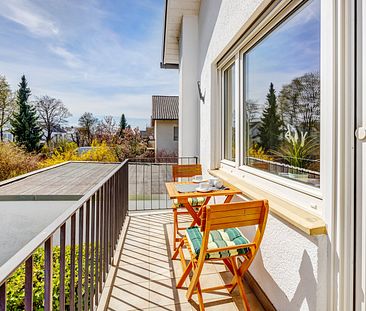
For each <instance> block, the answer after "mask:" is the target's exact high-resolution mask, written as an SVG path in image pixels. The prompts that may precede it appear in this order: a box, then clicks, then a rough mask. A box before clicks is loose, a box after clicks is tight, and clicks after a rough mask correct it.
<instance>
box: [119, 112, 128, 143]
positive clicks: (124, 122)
mask: <svg viewBox="0 0 366 311" xmlns="http://www.w3.org/2000/svg"><path fill="white" fill-rule="evenodd" d="M127 126H128V125H127V120H126V117H125V114H124V113H122V115H121V120H120V121H119V136H121V137H123V133H124V130H125V129H126V128H127Z"/></svg>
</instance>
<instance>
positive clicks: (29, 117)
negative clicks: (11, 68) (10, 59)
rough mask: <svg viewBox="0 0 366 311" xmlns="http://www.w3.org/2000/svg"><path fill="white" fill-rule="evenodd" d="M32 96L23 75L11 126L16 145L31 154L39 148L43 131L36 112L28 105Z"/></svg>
mask: <svg viewBox="0 0 366 311" xmlns="http://www.w3.org/2000/svg"><path fill="white" fill-rule="evenodd" d="M30 95H31V90H30V88H29V87H28V83H27V80H26V78H25V76H24V75H23V76H22V80H21V82H20V83H19V90H18V92H17V98H16V103H17V108H16V112H15V113H14V115H13V118H12V119H11V121H10V124H11V126H12V134H13V135H14V138H15V140H16V143H17V144H18V145H20V146H24V147H25V148H26V149H27V151H29V152H31V151H34V150H36V149H37V148H38V146H39V142H40V140H41V137H42V130H41V129H40V127H39V126H38V117H37V113H36V110H35V108H34V107H33V106H31V105H30V104H29V103H28V98H29V96H30Z"/></svg>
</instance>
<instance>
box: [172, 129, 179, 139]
mask: <svg viewBox="0 0 366 311" xmlns="http://www.w3.org/2000/svg"><path fill="white" fill-rule="evenodd" d="M173 139H174V140H175V141H177V140H178V127H177V126H174V133H173Z"/></svg>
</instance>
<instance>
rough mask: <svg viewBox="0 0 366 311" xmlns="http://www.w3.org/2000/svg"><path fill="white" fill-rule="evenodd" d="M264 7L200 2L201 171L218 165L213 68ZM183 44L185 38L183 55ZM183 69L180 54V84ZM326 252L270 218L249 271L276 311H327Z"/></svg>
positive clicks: (237, 0) (319, 240) (229, 0)
mask: <svg viewBox="0 0 366 311" xmlns="http://www.w3.org/2000/svg"><path fill="white" fill-rule="evenodd" d="M266 2H268V1H260V0H250V1H243V0H222V1H221V0H202V1H201V8H200V15H199V17H198V34H199V40H198V42H199V51H198V63H197V65H198V68H199V69H198V80H201V86H202V92H203V93H204V95H205V101H204V103H203V102H201V103H200V131H197V133H200V153H199V156H200V161H201V163H202V165H203V168H204V171H206V169H208V168H218V167H219V160H220V156H219V155H218V154H219V152H218V150H219V149H220V108H219V107H220V106H219V104H220V97H219V96H220V94H219V88H218V81H217V80H218V79H217V70H216V63H217V61H218V60H219V58H220V57H222V55H223V54H224V52H225V51H227V50H228V49H229V48H230V46H232V44H233V43H234V42H235V41H236V39H237V38H238V36H239V35H240V33H241V29H242V27H243V26H244V24H245V23H246V22H247V20H248V19H249V18H250V16H251V15H252V14H253V12H254V11H255V10H256V9H258V8H260V7H262V6H264V5H265V4H266ZM184 21H185V19H183V30H184ZM183 36H184V33H183ZM184 42H185V38H183V49H184V48H185V47H184ZM181 48H182V47H181ZM185 66H186V60H184V53H183V62H182V63H181V64H180V70H181V73H182V74H183V77H181V80H182V79H184V74H185V72H186V71H185ZM189 79H192V77H190V78H189ZM180 87H181V93H180V98H181V96H182V95H183V96H182V98H183V101H182V102H183V104H185V101H184V96H185V94H186V92H188V91H196V90H193V88H192V89H184V84H182V83H181V86H180ZM180 109H181V107H180ZM183 109H184V106H183ZM182 121H183V123H182V127H183V129H182V131H185V127H186V126H187V124H186V123H185V122H184V120H182ZM246 234H249V235H250V232H247V231H246ZM328 246H329V242H328V239H327V236H326V235H323V236H318V237H311V236H308V235H306V234H303V233H301V232H299V231H298V230H297V229H295V228H294V227H293V226H292V225H290V224H289V223H287V222H286V221H283V220H281V219H278V218H277V217H275V216H272V215H270V216H269V220H268V225H267V229H266V232H265V238H264V241H263V244H262V246H261V252H260V254H259V256H258V257H257V258H256V260H255V262H254V264H253V265H252V267H251V269H250V271H251V273H252V274H253V276H254V277H255V279H256V280H257V282H258V283H259V285H260V286H261V287H262V288H263V289H264V291H265V293H266V294H267V296H268V297H269V299H270V300H271V302H272V303H273V304H274V306H275V307H276V308H277V309H278V310H286V311H287V310H319V311H320V310H327V296H328V293H327V290H328V288H329V287H328V286H327V269H326V267H327V265H328V263H329V260H328V251H327V250H328Z"/></svg>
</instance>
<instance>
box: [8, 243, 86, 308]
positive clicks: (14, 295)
mask: <svg viewBox="0 0 366 311" xmlns="http://www.w3.org/2000/svg"><path fill="white" fill-rule="evenodd" d="M65 254H66V255H65V257H66V266H65V308H66V310H69V309H70V290H71V289H70V260H71V257H70V254H71V247H70V246H66V249H65ZM89 254H90V252H89ZM78 258H79V247H78V246H77V245H76V246H75V287H74V289H73V290H74V292H75V305H77V298H78V297H77V294H76V293H77V284H78ZM84 262H85V245H84V246H83V268H82V269H83V271H82V275H83V278H82V284H83V286H82V288H83V289H82V293H83V294H82V295H83V296H84V281H85V265H84ZM89 269H90V268H89ZM52 273H53V275H52V276H53V279H52V282H53V283H52V284H53V310H59V309H60V301H59V297H60V247H59V246H55V247H53V272H52ZM90 279H91V278H90V271H89V282H90ZM24 287H25V264H22V265H21V266H20V267H19V268H18V269H17V270H16V271H15V272H14V274H13V275H12V276H11V277H10V278H9V279H8V281H7V308H8V310H12V311H18V310H19V311H20V310H24V309H25V306H24V296H25V292H24ZM43 301H44V249H43V248H39V249H37V250H36V251H35V253H34V254H33V309H34V310H44V303H43Z"/></svg>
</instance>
